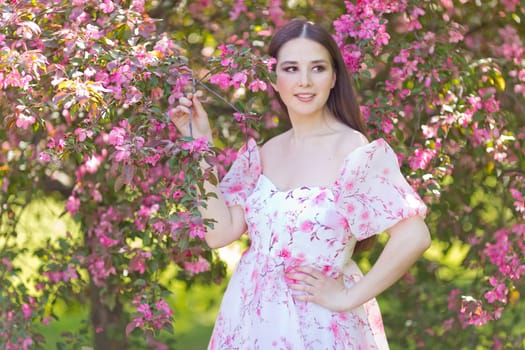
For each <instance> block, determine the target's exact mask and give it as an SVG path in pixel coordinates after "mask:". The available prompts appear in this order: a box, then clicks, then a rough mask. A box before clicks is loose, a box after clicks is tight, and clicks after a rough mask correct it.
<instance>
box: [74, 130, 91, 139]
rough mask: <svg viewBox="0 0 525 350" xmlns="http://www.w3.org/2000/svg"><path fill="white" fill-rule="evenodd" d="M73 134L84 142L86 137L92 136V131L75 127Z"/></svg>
mask: <svg viewBox="0 0 525 350" xmlns="http://www.w3.org/2000/svg"><path fill="white" fill-rule="evenodd" d="M74 134H75V135H76V136H77V140H78V141H79V142H84V141H85V140H86V138H88V137H89V138H91V137H92V136H93V131H91V130H86V129H83V128H76V129H75V132H74Z"/></svg>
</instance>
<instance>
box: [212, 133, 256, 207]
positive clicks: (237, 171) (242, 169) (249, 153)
mask: <svg viewBox="0 0 525 350" xmlns="http://www.w3.org/2000/svg"><path fill="white" fill-rule="evenodd" d="M260 174H261V161H260V156H259V149H258V147H257V144H256V142H255V140H254V139H249V140H248V142H247V143H246V144H245V145H243V146H242V147H241V149H240V150H239V153H238V154H237V158H236V159H235V161H234V162H233V164H232V166H231V168H230V170H229V171H228V172H227V173H226V175H225V176H224V178H223V179H222V181H221V182H220V184H219V190H220V191H221V194H222V196H223V197H224V199H225V201H226V205H227V206H229V207H231V206H234V205H240V206H242V207H244V205H245V201H246V198H247V197H248V196H249V195H250V194H251V193H252V191H253V189H254V188H255V185H256V184H257V180H258V179H259V176H260Z"/></svg>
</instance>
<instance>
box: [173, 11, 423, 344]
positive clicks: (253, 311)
mask: <svg viewBox="0 0 525 350" xmlns="http://www.w3.org/2000/svg"><path fill="white" fill-rule="evenodd" d="M269 53H270V55H271V56H272V57H273V58H275V59H276V64H275V73H276V81H275V83H273V84H272V86H273V88H274V90H275V91H276V92H277V95H278V98H279V101H280V103H281V104H282V105H283V107H285V110H286V111H287V113H288V116H289V118H290V121H291V124H292V128H291V129H290V130H288V131H286V132H284V133H282V134H280V135H277V136H276V137H274V138H272V139H270V140H269V141H267V142H266V143H265V144H264V145H263V146H261V147H259V146H257V144H256V142H255V140H253V139H250V140H249V141H248V142H247V144H246V145H245V146H244V147H243V148H242V149H241V150H240V152H239V155H238V158H237V160H236V161H235V162H234V164H233V165H232V167H231V169H230V170H229V172H228V173H227V174H226V176H225V177H224V178H223V179H222V181H221V183H220V185H219V186H215V185H213V184H211V183H208V182H206V183H205V184H204V186H205V190H206V192H213V193H215V194H216V195H217V196H216V198H209V199H208V200H207V203H206V204H207V205H206V207H205V208H203V209H202V215H203V217H204V218H207V219H212V220H214V221H215V224H214V227H213V229H209V230H208V231H207V232H206V234H205V239H206V242H207V243H208V245H209V246H210V247H212V248H219V247H223V246H225V245H228V244H230V243H231V242H233V241H236V240H237V239H239V238H240V237H241V235H242V234H243V233H245V232H247V233H248V235H249V237H250V241H251V246H250V247H249V248H248V249H247V251H245V252H244V253H243V255H242V257H241V259H240V262H239V264H238V266H237V268H236V270H235V271H234V272H233V275H232V277H231V279H230V282H229V284H228V288H227V290H226V292H225V295H224V298H223V301H222V304H221V308H220V311H219V315H218V318H217V321H216V323H215V327H214V330H213V333H212V337H211V340H210V343H209V347H208V348H209V349H272V348H287V349H299V350H300V349H334V348H336V349H388V343H387V340H386V336H385V333H384V329H383V324H382V319H381V314H380V312H379V307H378V305H377V302H376V300H375V297H376V296H377V295H378V294H379V293H381V292H382V291H383V290H385V289H386V288H388V287H389V286H390V285H392V284H393V283H394V282H396V281H397V279H399V278H400V276H401V275H402V274H403V273H404V272H405V271H406V270H407V269H408V268H409V267H410V266H411V265H412V264H413V263H414V262H415V261H416V260H417V259H418V258H419V256H420V255H421V254H422V253H423V252H424V251H425V250H426V249H427V248H428V246H429V244H430V237H429V233H428V229H427V227H426V225H425V223H424V221H423V218H424V216H425V214H426V207H425V205H424V204H423V202H422V201H421V199H420V198H419V196H418V195H417V194H416V193H415V191H414V190H413V189H412V188H411V187H410V186H409V185H408V183H407V182H406V180H405V178H404V177H403V175H402V174H401V172H400V171H399V164H398V162H397V157H396V155H395V153H394V152H393V150H392V149H391V148H390V146H389V145H388V144H387V143H386V142H385V141H384V140H382V139H378V140H375V141H373V142H370V143H369V142H368V140H367V137H366V136H365V133H366V130H365V127H364V123H363V120H362V117H361V114H360V110H359V105H358V104H357V100H356V94H355V92H354V90H353V87H352V84H351V81H350V77H349V74H348V72H347V71H346V68H345V66H344V62H343V59H342V57H341V53H340V52H339V50H338V48H337V45H336V44H335V42H334V40H333V39H332V37H331V36H330V34H329V33H328V32H327V31H326V30H325V29H323V28H322V27H321V26H319V25H317V24H313V23H310V22H306V21H300V20H295V21H291V22H290V23H288V24H287V25H285V26H284V27H282V28H281V29H280V30H279V31H277V32H276V33H275V35H274V37H273V39H272V41H271V43H270V46H269ZM191 109H193V111H192V112H193V113H190V110H191ZM190 114H191V115H192V117H193V136H194V137H200V138H207V139H208V140H209V141H210V142H211V141H212V136H211V134H212V131H211V128H210V124H209V121H208V115H207V113H206V111H205V110H204V109H203V107H202V105H201V103H200V101H199V99H198V96H197V95H194V94H192V95H189V96H187V97H183V98H181V100H180V106H179V107H177V110H176V112H175V113H173V116H172V120H173V122H174V124H175V125H176V126H177V128H178V129H179V131H180V132H181V133H182V134H183V135H189V132H190V131H189V118H190ZM202 166H203V167H205V168H208V167H209V165H207V164H206V163H204V164H202ZM383 231H386V232H387V233H388V234H389V235H390V239H389V240H388V242H387V244H386V246H385V248H384V250H383V253H382V254H381V255H380V257H379V258H378V260H377V261H376V263H375V264H374V266H373V267H372V269H371V270H370V271H369V272H368V273H367V274H366V275H365V276H363V275H362V273H361V271H360V270H359V268H358V267H357V265H356V264H355V263H354V261H353V260H352V256H353V254H354V252H355V251H358V250H362V249H363V244H364V242H367V241H368V242H370V240H371V239H373V237H374V236H375V235H376V234H379V233H381V232H383Z"/></svg>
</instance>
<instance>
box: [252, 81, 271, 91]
mask: <svg viewBox="0 0 525 350" xmlns="http://www.w3.org/2000/svg"><path fill="white" fill-rule="evenodd" d="M248 89H249V90H250V91H252V92H257V91H259V90H260V91H266V89H267V86H266V83H265V82H264V81H262V80H258V79H256V80H254V81H252V82H251V83H250V84H248Z"/></svg>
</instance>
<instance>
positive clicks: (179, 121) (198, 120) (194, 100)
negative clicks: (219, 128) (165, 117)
mask: <svg viewBox="0 0 525 350" xmlns="http://www.w3.org/2000/svg"><path fill="white" fill-rule="evenodd" d="M201 95H202V93H201V92H200V91H198V92H196V93H195V94H193V93H190V94H188V95H187V96H183V97H181V98H180V99H179V105H178V106H177V107H175V108H174V109H173V110H172V111H171V113H170V120H171V121H172V122H173V124H174V125H175V127H177V129H178V130H179V132H180V133H181V134H182V136H193V137H194V138H201V137H207V138H208V140H209V141H210V142H211V141H212V132H211V126H210V122H209V120H208V113H206V111H205V110H204V108H203V107H202V104H201V102H200V100H199V97H200V96H201ZM190 118H191V119H190ZM190 120H191V121H190ZM190 123H191V129H190ZM192 133H193V135H191V134H192Z"/></svg>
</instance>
